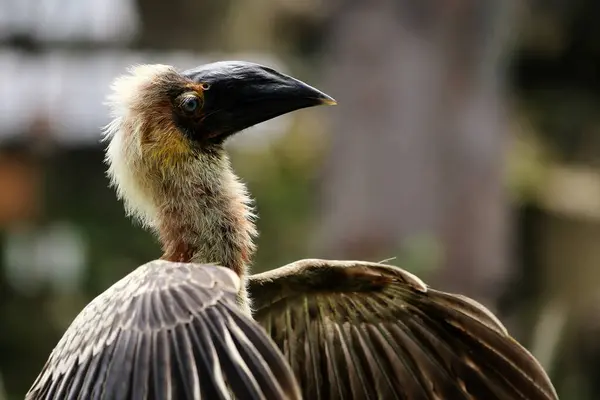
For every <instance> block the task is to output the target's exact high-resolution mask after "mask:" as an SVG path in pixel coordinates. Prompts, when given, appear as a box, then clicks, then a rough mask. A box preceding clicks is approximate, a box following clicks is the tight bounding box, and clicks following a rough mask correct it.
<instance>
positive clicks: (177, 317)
mask: <svg viewBox="0 0 600 400" xmlns="http://www.w3.org/2000/svg"><path fill="white" fill-rule="evenodd" d="M239 288H240V280H239V278H238V277H237V275H235V274H234V273H233V272H232V271H231V270H229V269H226V268H222V267H217V266H210V265H197V264H180V263H170V262H167V261H153V262H151V263H148V264H145V265H143V266H141V267H140V268H138V269H137V270H135V271H134V272H132V273H131V274H129V275H128V276H126V277H125V278H123V279H122V280H120V281H119V282H117V283H116V284H115V285H113V286H112V287H111V288H109V289H108V290H106V291H105V292H104V293H102V294H101V295H99V296H98V297H97V298H95V299H94V300H93V301H92V302H91V303H90V304H89V305H88V306H86V307H85V308H84V309H83V311H82V312H81V313H80V314H79V315H78V316H77V317H76V318H75V320H74V321H73V323H72V324H71V326H70V327H69V328H68V329H67V331H66V332H65V334H64V336H63V337H62V339H61V340H60V341H59V343H58V344H57V346H56V347H55V349H54V350H53V351H52V354H51V355H50V357H49V359H48V361H47V362H46V364H45V366H44V368H43V370H42V372H41V373H40V375H39V376H38V378H37V379H36V381H35V382H34V384H33V386H32V387H31V389H30V390H29V392H28V393H27V395H26V399H61V400H62V399H140V400H142V399H157V400H163V399H164V400H167V399H173V400H175V399H194V400H195V399H211V400H212V399H229V398H240V399H299V398H300V394H299V393H300V392H299V389H298V387H297V383H296V381H295V379H294V377H293V375H292V372H291V371H290V369H289V367H288V366H287V364H286V362H285V360H284V358H283V356H282V355H281V352H280V351H279V350H278V349H277V347H276V346H275V345H274V344H273V342H272V341H271V339H270V338H269V337H268V336H267V335H266V334H265V332H264V330H263V329H262V328H261V327H260V326H259V325H258V324H257V323H256V322H254V321H253V320H252V319H251V318H250V316H247V315H244V314H243V313H242V311H241V310H240V309H239V307H238V306H237V304H236V303H235V298H236V294H237V293H238V289H239ZM232 394H233V397H232Z"/></svg>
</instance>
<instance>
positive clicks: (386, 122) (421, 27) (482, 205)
mask: <svg viewBox="0 0 600 400" xmlns="http://www.w3.org/2000/svg"><path fill="white" fill-rule="evenodd" d="M508 11H510V2H496V1H493V0H486V1H482V0H479V1H475V0H470V1H467V0H465V1H460V2H459V1H450V0H447V1H445V2H439V1H431V0H422V1H420V2H415V1H392V0H378V1H346V2H344V3H342V4H341V5H340V9H339V10H338V12H337V13H335V17H334V19H333V21H332V25H331V26H332V27H331V29H332V33H331V37H330V40H329V43H328V51H327V54H328V57H329V59H328V60H326V62H325V65H326V66H327V67H328V69H329V71H328V72H329V74H328V76H329V81H328V83H329V85H325V86H328V87H327V89H328V90H329V92H330V93H331V94H332V95H333V96H334V97H336V98H337V99H338V100H339V101H340V106H339V107H338V108H337V110H335V111H334V113H333V115H334V116H333V137H332V140H331V145H330V150H329V154H328V157H326V164H325V166H324V171H323V172H324V175H323V185H322V192H321V197H320V200H321V210H322V216H321V217H322V218H321V221H322V222H321V226H320V229H319V234H318V235H317V240H316V243H315V247H316V248H317V252H318V253H320V255H321V256H323V257H335V258H361V259H371V260H373V259H376V258H378V257H379V258H382V259H383V258H387V257H390V256H395V255H397V254H394V253H393V252H394V251H397V250H398V249H399V248H406V247H410V243H411V242H412V241H413V239H414V238H419V237H422V236H425V237H431V238H433V239H434V240H437V241H438V242H439V244H440V245H441V248H442V250H443V253H442V254H443V255H444V257H443V265H442V266H443V268H442V269H441V271H440V272H439V273H438V274H436V275H435V278H434V282H435V281H437V282H435V283H436V285H437V286H438V287H440V288H443V289H446V290H451V291H456V292H461V293H464V294H466V295H469V296H473V297H475V298H477V299H479V300H481V301H483V302H484V303H486V304H487V305H490V306H493V303H494V301H495V300H496V297H497V295H498V294H499V293H498V291H499V290H498V289H499V288H501V287H502V282H503V281H504V279H505V275H506V272H507V266H508V265H509V263H508V259H509V257H510V254H509V251H508V248H509V246H508V235H507V230H508V224H507V221H508V213H509V210H508V202H507V199H506V195H505V193H504V188H503V180H502V177H503V159H504V141H505V132H506V122H505V116H504V114H503V113H504V105H503V103H504V93H502V91H501V88H502V87H503V85H504V70H505V58H504V50H505V47H506V44H507V42H508V37H507V35H505V34H504V33H505V32H507V31H508V30H509V28H508V27H507V24H506V22H507V17H508ZM399 246H400V247H399Z"/></svg>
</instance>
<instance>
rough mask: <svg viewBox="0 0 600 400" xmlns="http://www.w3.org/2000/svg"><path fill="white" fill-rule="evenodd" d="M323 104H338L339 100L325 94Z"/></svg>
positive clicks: (322, 99)
mask: <svg viewBox="0 0 600 400" xmlns="http://www.w3.org/2000/svg"><path fill="white" fill-rule="evenodd" d="M321 104H323V105H326V106H337V101H336V100H335V99H334V98H333V97H330V96H327V95H325V96H323V98H321Z"/></svg>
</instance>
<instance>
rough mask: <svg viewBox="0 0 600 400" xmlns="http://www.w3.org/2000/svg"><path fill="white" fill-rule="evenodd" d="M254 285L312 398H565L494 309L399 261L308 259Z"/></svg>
mask: <svg viewBox="0 0 600 400" xmlns="http://www.w3.org/2000/svg"><path fill="white" fill-rule="evenodd" d="M249 290H250V294H251V296H252V297H253V299H254V300H253V301H254V307H255V310H256V311H255V315H254V316H255V319H256V320H257V321H258V322H259V323H260V324H261V325H262V326H263V327H264V328H265V329H266V331H267V332H268V333H269V334H270V335H271V337H272V338H273V339H274V341H275V342H276V343H277V345H278V346H279V347H280V348H281V349H282V351H283V353H284V355H285V356H286V357H287V359H288V361H289V363H290V365H291V366H292V369H293V370H294V373H295V375H296V378H297V379H298V381H299V383H300V387H301V388H302V391H303V396H304V398H307V399H411V400H413V399H486V400H487V399H490V400H491V399H540V400H541V399H557V396H556V392H555V390H554V388H553V386H552V384H551V382H550V381H549V379H548V377H547V375H546V373H545V372H544V370H543V369H542V368H541V366H540V365H539V363H538V362H537V361H536V360H535V359H534V358H533V357H532V356H531V354H530V353H529V352H528V351H527V350H525V349H524V348H523V347H522V346H521V345H520V344H519V343H517V342H516V341H515V340H514V339H512V338H511V337H510V336H509V335H508V333H507V332H506V329H505V328H504V327H503V326H502V324H501V323H500V322H499V321H498V319H497V318H496V317H495V316H494V315H493V314H492V313H491V312H489V311H488V310H487V309H486V308H484V307H483V306H482V305H480V304H479V303H477V302H475V301H473V300H471V299H468V298H466V297H464V296H459V295H451V294H448V293H443V292H440V291H436V290H432V289H429V288H427V287H426V285H425V284H424V283H423V282H422V281H421V280H419V279H418V278H416V277H415V276H413V275H412V274H410V273H408V272H406V271H403V270H401V269H399V268H397V267H393V266H389V265H382V264H376V263H367V262H359V261H328V260H302V261H299V262H296V263H293V264H290V265H288V266H285V267H281V268H278V269H276V270H273V271H270V272H267V273H264V274H259V275H254V276H252V277H251V278H250V285H249Z"/></svg>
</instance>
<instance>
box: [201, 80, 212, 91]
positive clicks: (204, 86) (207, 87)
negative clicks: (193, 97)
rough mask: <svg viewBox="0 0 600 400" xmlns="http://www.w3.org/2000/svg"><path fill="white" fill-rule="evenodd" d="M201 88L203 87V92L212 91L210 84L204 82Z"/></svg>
mask: <svg viewBox="0 0 600 400" xmlns="http://www.w3.org/2000/svg"><path fill="white" fill-rule="evenodd" d="M200 86H202V90H208V89H210V83H206V82H202V83H201V84H200Z"/></svg>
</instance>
